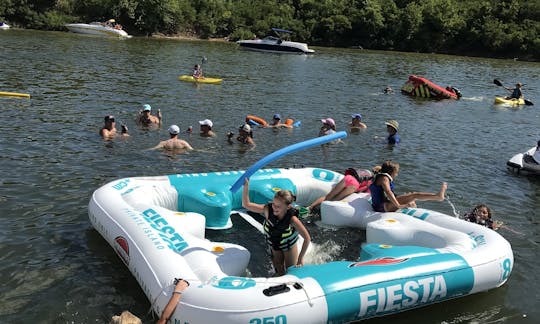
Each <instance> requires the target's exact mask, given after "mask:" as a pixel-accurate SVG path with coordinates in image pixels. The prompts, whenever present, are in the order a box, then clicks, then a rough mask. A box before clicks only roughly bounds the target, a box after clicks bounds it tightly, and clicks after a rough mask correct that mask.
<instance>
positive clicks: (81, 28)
mask: <svg viewBox="0 0 540 324" xmlns="http://www.w3.org/2000/svg"><path fill="white" fill-rule="evenodd" d="M112 23H114V21H112ZM112 23H111V21H108V22H107V23H100V22H92V23H90V24H66V25H65V26H66V28H67V29H69V31H71V32H74V33H79V34H89V35H98V36H109V37H126V38H129V37H131V36H130V35H128V33H126V31H125V30H123V29H122V27H121V26H120V25H113V24H112Z"/></svg>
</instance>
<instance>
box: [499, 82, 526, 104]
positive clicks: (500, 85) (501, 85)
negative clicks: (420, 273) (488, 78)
mask: <svg viewBox="0 0 540 324" xmlns="http://www.w3.org/2000/svg"><path fill="white" fill-rule="evenodd" d="M493 83H495V84H496V85H498V86H499V87H503V88H504V86H503V84H502V82H501V81H499V80H497V79H494V80H493ZM505 89H506V88H505ZM523 101H525V104H526V105H527V106H534V103H533V102H532V101H530V100H527V99H523Z"/></svg>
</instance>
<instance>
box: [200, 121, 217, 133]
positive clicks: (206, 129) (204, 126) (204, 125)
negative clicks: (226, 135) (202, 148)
mask: <svg viewBox="0 0 540 324" xmlns="http://www.w3.org/2000/svg"><path fill="white" fill-rule="evenodd" d="M199 125H200V127H201V133H200V135H201V136H202V137H214V136H216V133H214V132H213V131H212V126H214V123H212V121H211V120H210V119H205V120H199Z"/></svg>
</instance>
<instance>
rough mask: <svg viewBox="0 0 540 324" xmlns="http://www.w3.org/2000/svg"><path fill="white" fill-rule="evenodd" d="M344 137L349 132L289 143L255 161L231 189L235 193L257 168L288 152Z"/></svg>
mask: <svg viewBox="0 0 540 324" xmlns="http://www.w3.org/2000/svg"><path fill="white" fill-rule="evenodd" d="M344 137H347V132H343V131H341V132H337V133H334V134H330V135H325V136H321V137H316V138H312V139H310V140H307V141H303V142H300V143H296V144H293V145H289V146H287V147H284V148H282V149H280V150H277V151H275V152H273V153H270V154H269V155H267V156H265V157H263V158H262V159H260V160H259V161H257V162H255V163H254V164H253V165H252V166H251V167H249V169H247V170H246V172H244V173H243V174H242V175H241V176H240V178H238V180H236V182H235V183H234V184H233V185H232V187H231V191H232V192H233V193H234V192H237V191H238V189H240V187H241V186H242V185H243V182H244V179H246V178H249V177H250V176H251V175H252V174H253V173H255V172H256V171H257V170H259V169H260V168H262V167H263V166H265V165H267V164H268V163H270V162H272V161H274V160H277V159H279V158H280V157H282V156H285V155H287V154H291V153H294V152H297V151H301V150H305V149H308V148H310V147H313V146H317V145H321V144H325V143H328V142H331V141H334V140H337V139H340V138H344Z"/></svg>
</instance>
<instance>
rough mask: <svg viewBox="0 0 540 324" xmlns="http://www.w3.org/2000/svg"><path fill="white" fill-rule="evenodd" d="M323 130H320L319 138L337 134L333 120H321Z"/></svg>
mask: <svg viewBox="0 0 540 324" xmlns="http://www.w3.org/2000/svg"><path fill="white" fill-rule="evenodd" d="M321 123H322V126H321V129H320V130H319V136H324V135H330V134H334V133H335V132H336V122H335V121H334V120H333V119H332V118H324V119H321Z"/></svg>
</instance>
